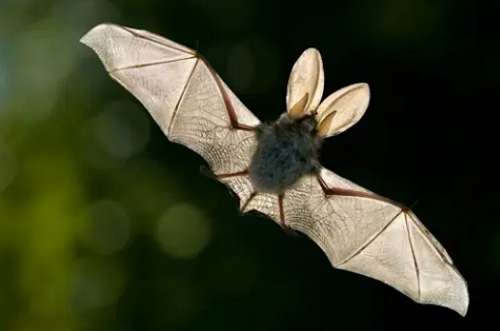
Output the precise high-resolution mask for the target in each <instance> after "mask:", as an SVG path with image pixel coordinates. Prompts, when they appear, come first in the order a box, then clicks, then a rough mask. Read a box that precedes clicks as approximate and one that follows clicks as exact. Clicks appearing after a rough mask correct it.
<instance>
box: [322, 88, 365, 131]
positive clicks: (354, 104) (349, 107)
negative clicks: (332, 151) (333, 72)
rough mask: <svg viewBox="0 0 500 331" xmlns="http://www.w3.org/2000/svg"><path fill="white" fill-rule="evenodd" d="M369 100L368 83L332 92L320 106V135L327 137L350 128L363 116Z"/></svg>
mask: <svg viewBox="0 0 500 331" xmlns="http://www.w3.org/2000/svg"><path fill="white" fill-rule="evenodd" d="M369 102H370V88H369V87H368V84H366V83H358V84H353V85H349V86H347V87H344V88H342V89H340V90H338V91H336V92H335V93H333V94H331V95H330V96H329V97H328V98H326V99H325V100H324V101H323V102H322V103H321V105H320V106H319V107H318V114H317V115H316V120H317V122H318V126H317V129H318V135H319V136H320V137H323V138H327V137H330V136H333V135H337V134H339V133H342V132H344V131H345V130H347V129H349V128H350V127H351V126H353V125H354V124H356V123H357V122H358V121H359V120H360V119H361V117H363V115H364V113H365V111H366V109H367V108H368V103H369Z"/></svg>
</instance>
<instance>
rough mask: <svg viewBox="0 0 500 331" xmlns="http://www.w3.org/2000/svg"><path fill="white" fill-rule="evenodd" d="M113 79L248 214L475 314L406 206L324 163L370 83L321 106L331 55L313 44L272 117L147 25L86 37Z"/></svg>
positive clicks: (363, 104) (109, 27) (420, 298)
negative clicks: (323, 153)
mask: <svg viewBox="0 0 500 331" xmlns="http://www.w3.org/2000/svg"><path fill="white" fill-rule="evenodd" d="M81 42H82V43H84V44H85V45H87V46H89V47H90V48H92V49H93V50H94V51H95V53H96V54H97V55H98V56H99V58H100V60H101V61H102V62H103V64H104V66H105V68H106V70H107V71H108V73H109V75H110V76H111V78H113V79H114V80H115V81H117V82H118V83H119V84H121V85H122V86H123V87H124V88H125V89H127V90H128V91H129V92H130V93H132V94H133V95H134V96H135V97H136V98H137V99H138V100H139V101H140V102H141V103H142V104H143V105H144V107H145V108H146V109H147V110H148V111H149V113H150V114H151V116H152V117H153V119H154V120H155V122H156V123H157V124H158V125H159V127H160V128H161V130H162V131H163V133H164V134H165V135H166V136H167V138H168V139H169V140H170V141H172V142H174V143H178V144H182V145H184V146H186V147H188V148H189V149H191V150H193V151H194V152H196V153H198V154H199V155H201V156H202V157H203V158H204V159H205V161H206V162H207V163H208V167H209V168H210V171H211V172H212V174H213V177H214V178H215V179H217V180H218V181H220V182H222V183H224V184H225V185H227V186H228V187H229V188H230V190H231V191H233V192H234V193H235V195H236V196H237V197H238V198H239V208H240V210H241V211H242V212H243V213H245V212H249V211H256V212H258V213H261V214H264V215H266V216H267V217H269V218H270V219H272V220H274V221H275V222H277V223H278V224H279V225H281V226H282V227H284V228H287V229H292V230H294V231H298V232H301V233H304V234H305V235H307V236H308V237H309V238H311V239H312V240H313V241H314V242H315V243H316V244H317V245H318V246H319V247H320V248H321V249H322V250H323V252H324V253H325V254H326V255H327V257H328V259H329V260H330V262H331V264H332V265H333V267H335V268H338V269H343V270H347V271H351V272H355V273H358V274H362V275H365V276H367V277H371V278H373V279H376V280H379V281H381V282H383V283H385V284H387V285H389V286H392V287H393V288H395V289H396V290H398V291H400V292H401V293H403V294H405V295H406V296H408V297H410V298H411V299H413V300H414V301H415V302H417V303H421V304H433V305H438V306H443V307H447V308H450V309H453V310H455V311H456V312H458V313H459V314H461V315H462V316H465V314H466V313H467V308H468V305H469V293H468V289H467V283H466V281H465V280H464V278H463V277H462V276H461V275H460V273H459V272H458V270H457V269H456V267H455V266H454V264H453V262H452V259H451V258H450V256H449V255H448V253H447V252H446V250H445V249H444V248H443V247H442V246H441V244H440V243H439V242H438V241H437V240H436V239H435V237H434V236H433V235H432V234H431V233H430V232H429V231H428V230H427V229H426V228H425V226H424V225H423V224H422V223H421V222H420V220H419V219H418V218H417V216H416V215H415V214H414V213H413V212H412V211H411V210H410V209H409V208H407V207H405V206H404V205H402V204H400V203H397V202H395V201H392V200H390V199H387V198H384V197H382V196H380V195H377V194H375V193H373V192H371V191H369V190H367V189H365V188H363V187H361V186H358V185H357V184H355V183H353V182H351V181H349V180H347V179H344V178H342V177H340V176H339V175H337V174H335V173H334V172H332V171H330V170H328V169H326V168H324V167H322V166H321V164H320V162H319V161H318V153H319V151H320V148H321V143H322V141H323V140H324V139H325V138H328V137H331V136H334V135H337V134H339V133H342V132H344V131H345V130H347V129H349V128H350V127H351V126H353V125H354V124H356V123H357V122H358V121H359V120H360V119H361V117H362V116H363V114H364V113H365V111H366V109H367V107H368V103H369V100H370V90H369V87H368V84H366V83H357V84H353V85H349V86H347V87H344V88H342V89H340V90H338V91H336V92H335V93H333V94H331V95H330V96H328V97H327V98H326V99H324V100H323V101H322V96H323V87H324V72H323V62H322V59H321V55H320V53H319V52H318V51H317V50H316V49H314V48H309V49H307V50H305V51H304V52H303V53H302V55H301V56H300V57H299V59H298V60H297V61H296V62H295V64H294V65H293V68H292V71H291V74H290V77H289V81H288V87H287V95H286V112H284V113H283V114H281V115H280V116H279V118H278V119H277V120H276V121H275V122H272V123H262V122H260V121H259V119H258V118H257V117H256V116H255V115H253V114H252V112H250V111H249V110H248V109H247V108H246V107H245V106H244V105H243V103H242V102H241V101H240V100H239V99H238V98H237V97H236V95H235V94H234V93H233V92H232V91H231V90H230V89H229V87H228V86H227V85H226V83H225V82H224V81H223V80H222V79H221V78H220V77H219V75H218V74H217V73H216V72H215V71H214V69H213V68H212V67H211V66H210V64H209V63H208V61H207V60H206V59H205V58H204V57H203V56H202V55H201V54H199V53H198V52H196V51H194V50H192V49H190V48H187V47H186V46H183V45H181V44H178V43H176V42H174V41H171V40H169V39H166V38H164V37H161V36H159V35H156V34H153V33H151V32H148V31H145V30H138V29H133V28H129V27H125V26H120V25H116V24H110V23H106V24H100V25H97V26H96V27H94V28H93V29H92V30H90V31H89V32H88V33H87V34H86V35H85V36H83V37H82V39H81Z"/></svg>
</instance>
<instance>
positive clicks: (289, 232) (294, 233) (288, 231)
mask: <svg viewBox="0 0 500 331" xmlns="http://www.w3.org/2000/svg"><path fill="white" fill-rule="evenodd" d="M280 225H281V228H282V229H283V231H284V232H285V233H286V234H287V235H289V236H294V237H296V236H298V235H299V233H298V232H297V231H295V230H294V229H292V228H291V227H289V226H288V225H285V224H280Z"/></svg>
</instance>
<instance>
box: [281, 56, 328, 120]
mask: <svg viewBox="0 0 500 331" xmlns="http://www.w3.org/2000/svg"><path fill="white" fill-rule="evenodd" d="M324 82H325V76H324V73H323V61H322V60H321V54H320V53H319V52H318V50H317V49H315V48H309V49H307V50H305V51H304V52H303V53H302V55H301V56H300V57H299V59H298V60H297V62H295V64H294V65H293V68H292V72H291V73H290V78H289V79H288V87H287V94H286V109H287V112H288V116H289V117H290V118H300V117H302V116H304V115H306V114H308V113H310V112H311V111H313V110H315V109H316V108H317V107H318V105H319V103H320V101H321V97H322V96H323V86H324Z"/></svg>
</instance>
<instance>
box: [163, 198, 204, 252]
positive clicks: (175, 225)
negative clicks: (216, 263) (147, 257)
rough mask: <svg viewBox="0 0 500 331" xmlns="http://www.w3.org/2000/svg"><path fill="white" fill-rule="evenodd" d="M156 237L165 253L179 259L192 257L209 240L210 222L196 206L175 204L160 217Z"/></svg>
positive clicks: (201, 249) (200, 250)
mask: <svg viewBox="0 0 500 331" xmlns="http://www.w3.org/2000/svg"><path fill="white" fill-rule="evenodd" d="M156 238H157V240H158V243H159V245H160V247H161V248H162V250H163V251H164V252H165V254H167V255H169V256H171V257H174V258H180V259H190V258H194V257H196V256H198V255H199V254H200V253H201V252H202V251H203V249H204V248H205V247H206V246H207V245H208V243H209V241H210V223H209V220H208V219H207V218H206V216H205V215H203V213H202V212H201V211H200V210H199V209H198V208H197V207H196V206H193V205H190V204H187V203H180V204H176V205H173V206H172V207H170V208H169V209H168V210H167V211H166V212H165V213H164V214H163V216H162V217H161V218H160V220H159V222H158V226H157V232H156Z"/></svg>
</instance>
